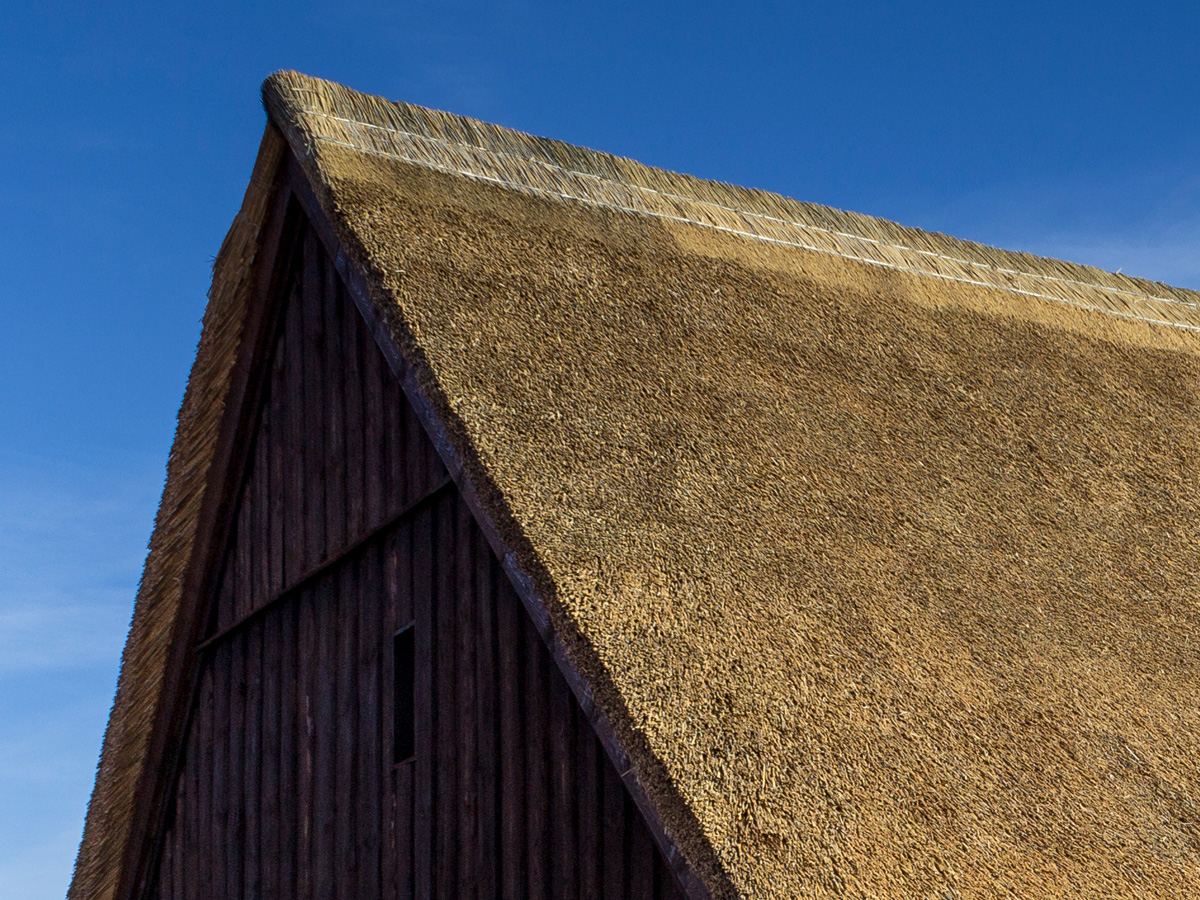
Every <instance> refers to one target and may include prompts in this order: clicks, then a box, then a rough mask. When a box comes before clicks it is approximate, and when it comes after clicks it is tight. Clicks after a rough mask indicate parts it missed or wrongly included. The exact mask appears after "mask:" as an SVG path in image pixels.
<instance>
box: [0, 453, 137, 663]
mask: <svg viewBox="0 0 1200 900" xmlns="http://www.w3.org/2000/svg"><path fill="white" fill-rule="evenodd" d="M146 475H147V473H146V472H144V471H143V472H136V473H135V472H130V471H129V470H128V469H127V468H120V467H116V466H113V467H102V466H96V467H94V468H93V467H81V466H78V465H74V466H68V465H63V464H60V463H55V462H52V461H48V460H22V461H20V462H18V463H14V462H11V461H10V462H8V464H6V465H0V676H13V675H16V674H21V673H34V672H50V671H69V670H74V669H79V668H82V667H88V666H94V665H97V664H100V663H107V664H112V663H113V662H114V661H115V659H116V657H117V655H118V654H119V653H120V646H121V642H122V638H123V635H124V633H125V629H126V627H127V625H128V620H129V614H130V610H131V608H132V601H133V594H134V590H135V587H136V584H137V579H138V577H139V574H140V570H141V565H142V561H143V556H144V548H145V545H146V535H147V534H148V533H149V526H150V522H151V517H152V515H153V509H154V503H155V499H156V498H155V494H156V493H157V484H156V483H155V481H154V480H153V479H152V478H148V477H146Z"/></svg>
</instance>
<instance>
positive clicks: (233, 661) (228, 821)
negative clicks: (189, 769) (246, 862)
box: [221, 566, 249, 898]
mask: <svg viewBox="0 0 1200 900" xmlns="http://www.w3.org/2000/svg"><path fill="white" fill-rule="evenodd" d="M248 568H249V567H248V566H245V567H243V568H242V569H241V571H240V572H239V575H240V576H241V579H242V580H243V581H244V582H248V581H249V579H248V578H247V577H246V576H247V570H248ZM239 587H241V588H242V590H245V587H244V584H241V585H239ZM245 646H246V636H245V633H244V632H238V633H236V634H234V635H233V637H232V638H230V640H229V641H228V642H227V643H226V645H225V647H224V648H222V649H224V650H225V651H226V652H225V653H224V654H223V655H224V657H225V671H226V673H227V674H226V675H225V678H226V680H227V684H228V699H227V701H226V706H225V714H224V718H225V720H226V722H225V742H224V743H225V754H226V756H225V779H226V780H225V791H224V798H223V799H224V804H225V824H224V828H223V832H222V835H221V838H222V842H223V843H224V853H225V893H224V896H225V897H229V898H236V897H238V896H239V895H240V893H241V886H242V860H243V852H244V848H245V796H244V794H243V785H242V765H243V764H242V755H243V752H244V744H245V731H246V709H245V706H246V704H245V699H246V684H245V660H246V649H245Z"/></svg>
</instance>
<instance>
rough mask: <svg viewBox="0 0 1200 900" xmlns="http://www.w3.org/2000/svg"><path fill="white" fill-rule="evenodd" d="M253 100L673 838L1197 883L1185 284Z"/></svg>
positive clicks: (497, 143) (382, 106)
mask: <svg viewBox="0 0 1200 900" xmlns="http://www.w3.org/2000/svg"><path fill="white" fill-rule="evenodd" d="M265 96H266V99H267V104H268V108H269V109H270V111H271V113H272V116H273V117H274V119H275V121H276V122H277V123H278V124H279V125H280V126H281V128H282V129H283V130H284V132H285V134H287V136H288V139H289V141H290V142H291V144H292V146H293V149H294V150H296V151H297V152H298V154H300V155H301V156H302V157H303V159H304V162H305V165H306V168H307V171H308V172H309V175H310V177H311V178H312V179H313V181H314V182H315V184H316V185H317V190H318V193H319V195H320V196H321V197H322V202H324V203H325V204H326V209H327V211H328V212H329V214H330V215H331V216H332V217H333V218H334V219H335V220H336V222H337V223H339V227H340V228H341V229H342V235H343V239H344V241H345V243H346V245H347V246H348V247H349V248H350V252H351V253H352V254H355V255H356V256H357V259H358V261H359V263H360V264H361V265H362V267H363V268H364V269H365V270H366V271H367V272H368V273H369V276H370V278H371V279H372V281H373V284H374V286H375V288H376V289H377V293H378V298H379V300H380V301H381V302H382V303H383V304H384V306H385V307H386V312H387V314H388V315H389V317H390V320H391V321H392V322H393V323H394V326H395V331H396V335H397V338H398V339H399V341H400V343H401V345H402V347H403V348H404V349H405V351H406V354H407V355H408V356H409V357H410V359H413V360H417V361H418V364H419V365H420V366H422V367H423V371H424V372H425V376H426V378H427V380H428V381H429V383H430V387H431V390H432V391H433V393H434V394H435V395H436V396H438V397H439V398H440V401H441V402H442V403H444V404H445V408H444V410H443V414H444V416H445V417H446V419H447V420H448V421H453V422H454V423H456V428H457V429H458V431H457V433H456V434H457V436H456V439H457V441H458V442H459V444H460V452H463V453H464V454H466V455H468V456H471V457H472V458H474V459H476V460H477V461H478V465H479V466H480V467H481V468H482V469H483V470H484V472H485V473H486V475H487V477H488V479H489V480H490V482H491V483H492V484H493V485H494V486H495V488H496V490H497V492H498V494H499V496H498V497H495V498H493V502H495V503H497V504H500V505H502V506H504V507H505V513H506V514H507V515H510V516H511V520H512V522H513V523H514V527H516V528H519V529H520V531H521V532H522V537H523V538H524V539H525V540H526V541H527V542H528V544H527V546H528V547H529V548H530V550H531V553H532V555H533V556H535V557H536V559H532V560H530V561H529V564H530V565H531V566H532V567H534V568H538V567H540V568H541V569H542V570H543V571H544V572H545V573H546V575H547V576H548V579H549V581H550V582H551V584H550V588H551V590H552V591H553V594H554V596H553V598H552V613H553V614H554V616H555V617H556V619H557V621H558V623H559V627H560V629H561V630H562V632H563V633H564V634H568V635H570V634H573V633H576V631H577V633H578V635H579V639H578V640H576V641H574V642H573V643H572V644H571V645H570V646H571V653H572V654H573V658H574V660H575V663H576V665H577V666H578V667H579V668H580V669H581V670H583V671H584V672H585V673H587V674H589V675H590V676H591V677H592V679H593V682H594V683H596V684H606V685H609V686H610V690H608V691H607V692H602V696H601V698H600V700H601V703H602V704H603V705H604V706H605V708H606V709H607V710H608V711H609V713H610V715H611V716H612V717H613V718H614V720H616V721H617V723H618V729H619V730H620V729H622V728H623V729H626V733H627V736H628V737H631V738H633V737H636V738H637V740H631V741H630V743H631V744H632V745H634V746H637V745H638V744H639V742H640V743H641V746H643V747H644V748H645V749H646V751H648V753H649V754H651V755H652V757H653V759H652V760H646V759H643V760H641V761H640V764H641V766H642V767H643V769H644V770H645V771H646V772H648V773H650V772H653V771H654V770H655V768H656V764H661V766H662V767H663V768H665V771H666V773H667V775H668V777H669V778H670V780H671V781H672V782H673V785H672V787H673V788H674V794H672V793H671V792H663V793H662V797H661V799H662V802H663V803H664V804H665V805H668V806H669V805H670V804H671V803H672V802H675V803H676V805H682V806H683V807H686V808H684V809H666V810H664V815H665V817H666V819H667V821H668V825H669V826H671V827H673V828H675V829H676V830H677V831H679V832H682V836H681V839H682V842H683V843H684V845H685V849H688V850H689V853H690V854H692V855H693V856H694V858H697V859H700V858H701V857H703V852H702V848H697V847H696V846H695V841H694V840H693V839H690V838H689V836H688V834H687V833H686V832H687V831H688V822H689V821H692V822H694V823H697V824H698V826H699V829H700V831H701V832H702V833H703V838H704V840H706V841H707V842H708V843H709V844H710V846H711V848H712V849H713V850H715V853H716V859H717V863H718V864H719V866H721V867H722V868H724V870H725V872H726V874H727V875H728V878H729V881H730V882H731V884H732V886H733V887H734V888H736V890H737V891H739V892H740V893H742V894H743V895H745V896H757V897H800V896H836V895H843V894H845V895H849V896H882V897H914V896H937V897H954V896H964V897H965V896H971V897H980V898H984V897H987V898H991V897H995V896H999V895H1005V894H1010V893H1011V894H1016V895H1020V896H1026V897H1049V896H1063V897H1067V896H1070V897H1080V896H1093V897H1100V896H1135V895H1136V896H1154V897H1180V898H1183V897H1193V896H1196V894H1197V892H1198V891H1200V784H1198V781H1197V774H1196V773H1197V767H1196V760H1197V759H1198V758H1200V690H1198V688H1200V588H1198V585H1197V581H1196V574H1195V573H1196V572H1197V571H1198V570H1200V543H1198V542H1197V540H1196V538H1197V526H1200V452H1198V448H1200V419H1198V417H1197V413H1198V412H1200V409H1198V405H1197V400H1198V399H1200V393H1198V389H1200V365H1198V362H1200V361H1198V359H1197V355H1196V351H1197V349H1198V348H1200V343H1198V341H1197V335H1196V332H1195V329H1196V328H1197V327H1198V326H1200V309H1198V308H1197V307H1198V305H1200V296H1197V295H1196V294H1194V293H1190V292H1186V291H1180V290H1174V289H1171V288H1168V287H1165V286H1163V285H1158V284H1152V283H1148V282H1143V281H1137V280H1134V279H1128V278H1123V277H1121V276H1118V275H1110V274H1107V273H1103V272H1099V271H1097V270H1094V269H1089V268H1086V267H1082V266H1074V265H1070V264H1067V263H1060V262H1056V261H1052V260H1045V259H1038V258H1034V257H1030V256H1027V255H1022V254H1012V253H1005V252H1002V251H996V250H992V249H989V248H985V247H981V246H978V245H974V244H968V243H964V242H960V241H955V240H952V239H949V238H945V237H942V236H939V235H931V234H927V233H922V232H917V231H912V230H910V229H905V228H902V227H900V226H896V225H892V224H890V223H886V222H881V221H878V220H874V219H869V218H866V217H862V216H855V215H849V214H845V213H840V212H837V211H833V210H828V209H824V208H820V207H814V206H809V205H805V204H800V203H797V202H795V201H791V200H786V199H784V198H780V197H775V196H772V195H768V194H763V193H758V192H753V191H746V190H742V189H740V188H733V187H728V186H723V185H717V184H712V183H707V182H701V181H697V180H695V179H690V178H687V177H684V176H679V175H674V174H671V173H667V172H662V171H658V170H653V169H649V168H646V167H642V166H639V165H637V164H635V163H631V162H629V161H626V160H620V159H616V158H614V157H609V156H605V155H602V154H597V153H592V152H590V151H586V150H580V149H578V148H574V147H568V146H566V145H562V144H558V143H555V142H549V141H541V140H537V139H533V138H529V137H527V136H525V135H521V134H517V133H514V132H511V131H506V130H504V129H500V128H496V127H494V126H487V125H483V124H481V123H477V122H473V121H470V120H465V119H460V118H457V117H452V116H447V115H442V114H437V113H431V112H429V111H426V110H422V109H418V108H414V107H411V106H404V105H400V104H391V103H387V102H385V101H382V100H379V99H378V98H373V97H366V96H363V95H360V94H355V93H353V92H350V91H347V90H345V89H343V88H340V87H338V86H336V85H331V84H328V83H324V82H319V81H315V80H312V79H308V78H305V77H303V76H299V75H296V74H292V73H283V74H280V75H276V76H274V77H273V78H272V79H270V80H269V81H268V83H267V85H266V87H265ZM650 788H651V790H652V791H653V790H654V785H653V783H651V784H650ZM672 796H677V797H678V798H679V799H677V800H675V801H672V799H671V797H672ZM700 862H701V864H702V863H703V861H702V859H701V860H700ZM716 883H717V882H716V881H715V880H714V884H716Z"/></svg>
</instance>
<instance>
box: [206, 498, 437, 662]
mask: <svg viewBox="0 0 1200 900" xmlns="http://www.w3.org/2000/svg"><path fill="white" fill-rule="evenodd" d="M452 487H454V479H453V478H446V479H445V480H443V481H442V482H441V484H439V485H437V487H435V488H433V490H431V491H429V492H427V493H425V494H423V495H422V496H420V497H418V498H417V499H416V500H414V501H412V503H410V504H408V506H406V507H404V509H402V510H400V512H398V513H397V514H396V515H394V516H392V517H391V518H390V519H388V520H387V521H386V522H383V523H382V524H380V525H377V526H376V527H374V528H372V529H371V530H370V531H368V532H367V533H366V534H364V535H363V536H362V537H360V538H357V539H355V540H353V541H351V542H349V543H348V544H347V545H346V546H345V547H343V548H342V549H341V550H338V551H337V552H336V553H334V554H332V555H331V556H327V557H326V558H325V559H323V560H322V561H321V562H319V563H317V564H316V565H315V566H313V567H312V568H311V569H309V570H308V571H307V572H304V573H303V574H302V575H300V576H299V577H297V578H296V580H295V581H293V582H292V583H291V584H289V585H286V586H285V587H283V588H281V589H280V590H279V591H277V592H276V593H275V596H274V597H272V598H271V599H270V600H268V601H267V602H266V603H264V604H263V605H262V606H260V607H258V608H257V609H255V610H253V611H252V612H249V613H247V614H246V615H244V616H242V617H241V618H240V619H238V620H237V621H236V622H234V623H233V624H231V625H228V626H226V627H225V628H222V629H221V630H220V631H218V632H217V633H216V634H214V635H212V636H210V637H207V638H205V639H204V640H203V641H201V642H200V643H199V644H198V645H197V647H196V650H197V652H199V653H204V652H205V651H207V650H209V649H211V648H212V647H213V646H214V645H216V644H219V643H221V642H222V641H223V640H225V639H226V638H228V637H229V636H230V635H232V634H234V633H236V632H238V631H241V630H242V629H243V628H245V627H246V626H247V625H249V624H251V623H252V622H255V621H257V620H258V619H260V618H261V617H262V616H263V615H264V614H265V613H266V612H267V611H268V610H270V609H273V608H274V607H275V606H276V605H278V604H279V603H280V602H281V601H283V600H286V599H287V598H288V596H290V595H291V594H294V593H295V592H296V591H298V590H300V589H301V588H304V587H307V586H308V585H309V584H311V583H312V582H314V581H316V580H317V579H318V578H320V577H321V576H322V575H324V574H325V573H326V572H327V571H328V570H330V569H332V568H333V567H335V566H336V565H337V564H338V563H340V562H342V561H343V560H345V559H346V557H348V556H351V555H352V554H354V553H357V552H358V551H359V550H361V549H362V548H363V547H365V546H366V545H367V544H369V543H371V541H373V540H375V539H376V538H378V537H379V536H380V535H382V534H384V533H385V532H387V531H388V530H390V529H391V528H392V527H394V526H396V525H399V524H400V523H401V522H403V521H404V520H405V519H407V518H409V517H410V516H412V515H413V514H415V513H417V512H419V511H420V510H421V509H423V508H424V507H425V506H426V505H428V504H429V503H431V502H432V501H434V500H436V499H437V498H438V497H439V496H441V495H442V493H444V492H445V491H447V490H449V489H450V488H452Z"/></svg>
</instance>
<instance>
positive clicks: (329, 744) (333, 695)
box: [312, 573, 343, 900]
mask: <svg viewBox="0 0 1200 900" xmlns="http://www.w3.org/2000/svg"><path fill="white" fill-rule="evenodd" d="M338 593H339V592H338V584H337V576H336V573H329V574H327V575H325V576H323V577H322V578H320V579H319V580H318V581H317V582H316V584H315V585H314V591H313V604H312V605H313V622H314V626H315V631H316V633H315V635H314V641H313V659H314V660H315V661H316V665H315V666H313V667H312V668H313V671H314V675H315V679H314V683H313V685H312V693H313V715H312V718H313V738H312V740H313V814H312V820H313V849H312V866H313V876H312V885H313V893H312V896H313V897H315V898H316V900H331V898H332V897H333V896H334V871H335V869H336V868H337V856H336V847H335V841H336V818H335V817H336V791H337V769H336V761H337V741H338V738H337V725H338V719H337V715H336V706H335V704H336V703H337V699H338V694H337V690H338V684H339V682H340V681H342V680H343V679H341V678H340V677H339V676H340V674H341V673H339V672H338V638H339V634H340V633H341V631H342V628H341V627H339V626H340V625H341V623H340V622H339V621H338V618H337V614H338V610H339V606H340V604H339V603H338Z"/></svg>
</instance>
